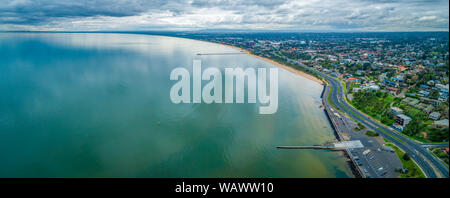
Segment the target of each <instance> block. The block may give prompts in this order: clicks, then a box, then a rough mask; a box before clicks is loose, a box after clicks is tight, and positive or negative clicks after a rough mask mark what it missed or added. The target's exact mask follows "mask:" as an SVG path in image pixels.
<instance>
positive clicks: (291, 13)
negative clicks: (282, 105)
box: [0, 0, 449, 31]
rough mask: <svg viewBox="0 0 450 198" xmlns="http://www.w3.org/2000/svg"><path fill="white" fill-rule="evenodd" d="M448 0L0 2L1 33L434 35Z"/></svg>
mask: <svg viewBox="0 0 450 198" xmlns="http://www.w3.org/2000/svg"><path fill="white" fill-rule="evenodd" d="M448 12H449V1H448V0H320V1H319V0H291V1H289V0H234V1H233V0H172V1H166V0H0V30H65V31H91V30H109V31H113V30H118V31H119V30H120V31H124V30H199V29H241V30H242V29H252V30H293V31H302V30H303V31H314V30H317V31H435V30H439V31H441V30H444V31H448V29H449V15H448Z"/></svg>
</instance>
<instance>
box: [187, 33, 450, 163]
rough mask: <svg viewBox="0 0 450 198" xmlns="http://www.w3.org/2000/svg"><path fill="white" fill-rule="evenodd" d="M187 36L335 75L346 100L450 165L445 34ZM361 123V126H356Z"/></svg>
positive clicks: (283, 63) (247, 34) (446, 45)
mask: <svg viewBox="0 0 450 198" xmlns="http://www.w3.org/2000/svg"><path fill="white" fill-rule="evenodd" d="M212 35H214V36H212ZM186 37H189V38H195V39H201V40H206V41H210V42H215V43H221V44H225V45H230V46H235V47H238V48H241V49H243V50H245V51H247V52H248V53H250V54H253V55H256V56H259V57H263V58H267V59H270V60H272V61H275V62H277V63H280V64H282V65H286V66H289V67H292V68H294V69H297V70H302V71H303V72H305V73H308V74H310V75H313V76H315V77H316V78H318V79H322V77H323V76H320V75H317V73H315V72H312V71H319V72H320V73H323V74H326V75H328V76H331V77H333V78H334V79H337V80H338V81H339V82H340V83H341V84H342V86H343V87H344V90H345V94H344V97H345V100H346V101H347V102H348V103H349V104H351V105H352V106H353V107H355V108H356V109H358V110H359V111H360V112H362V113H364V114H365V115H368V116H369V117H370V119H373V120H375V121H376V122H379V123H381V124H383V125H384V126H387V127H389V128H390V129H393V130H395V131H396V132H398V133H399V134H401V135H402V136H404V137H407V138H409V139H411V140H413V141H415V142H420V143H421V144H430V145H432V144H439V145H440V146H430V147H428V148H427V149H428V152H429V153H432V155H433V156H434V157H436V158H437V159H439V161H441V163H444V164H445V166H447V167H448V163H449V162H448V160H449V154H448V152H449V150H448V140H449V133H448V125H449V121H448V110H449V106H448V105H449V104H448V97H449V79H448V68H449V62H448V58H449V52H448V34H446V33H439V32H438V33H347V34H346V33H335V34H333V33H322V34H321V33H316V34H313V33H302V34H295V33H234V34H217V33H216V34H201V33H197V34H192V35H188V36H186ZM309 68H310V69H309ZM355 126H362V124H361V123H359V122H355ZM363 127H364V126H363ZM363 127H361V128H363ZM354 130H355V131H359V130H360V128H359V127H355V129H354ZM370 132H371V133H373V136H378V135H379V134H378V133H376V132H372V131H370ZM399 157H400V158H401V157H402V156H399ZM406 158H407V157H406Z"/></svg>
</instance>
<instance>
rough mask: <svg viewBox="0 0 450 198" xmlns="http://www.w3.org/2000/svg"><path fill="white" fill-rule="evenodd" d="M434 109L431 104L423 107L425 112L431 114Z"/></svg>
mask: <svg viewBox="0 0 450 198" xmlns="http://www.w3.org/2000/svg"><path fill="white" fill-rule="evenodd" d="M433 109H434V106H433V105H431V104H430V105H428V106H427V107H426V108H425V109H423V112H424V113H426V114H429V113H431V111H433Z"/></svg>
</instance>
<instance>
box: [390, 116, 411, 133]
mask: <svg viewBox="0 0 450 198" xmlns="http://www.w3.org/2000/svg"><path fill="white" fill-rule="evenodd" d="M395 117H396V119H395V123H394V126H395V127H396V128H398V129H400V130H403V129H404V128H405V127H406V125H407V124H408V123H409V122H411V120H412V119H411V118H410V117H409V116H407V115H405V114H398V115H397V116H395Z"/></svg>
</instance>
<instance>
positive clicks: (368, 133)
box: [365, 131, 380, 137]
mask: <svg viewBox="0 0 450 198" xmlns="http://www.w3.org/2000/svg"><path fill="white" fill-rule="evenodd" d="M365 134H366V135H367V136H370V137H377V136H380V134H378V133H375V132H373V131H366V133H365Z"/></svg>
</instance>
